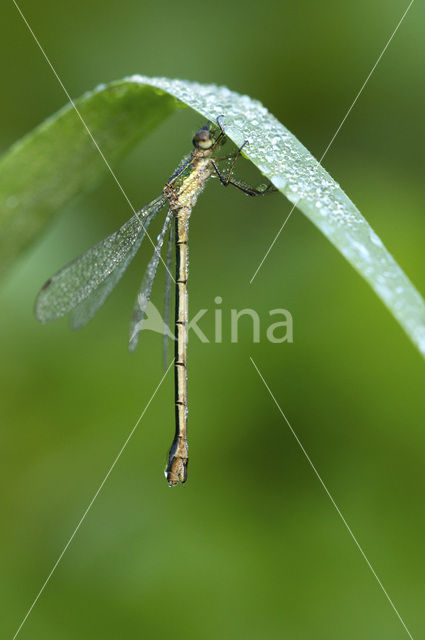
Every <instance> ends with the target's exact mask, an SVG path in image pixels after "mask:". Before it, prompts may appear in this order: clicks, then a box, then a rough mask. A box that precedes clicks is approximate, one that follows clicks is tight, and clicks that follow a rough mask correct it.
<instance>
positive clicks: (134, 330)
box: [129, 209, 173, 351]
mask: <svg viewBox="0 0 425 640" xmlns="http://www.w3.org/2000/svg"><path fill="white" fill-rule="evenodd" d="M172 217H173V212H172V211H171V209H168V212H167V216H166V218H165V221H164V224H163V226H162V229H161V231H160V233H159V235H158V238H157V242H156V247H155V251H154V254H153V256H152V258H151V259H150V261H149V264H148V266H147V267H146V271H145V275H144V276H143V280H142V284H141V286H140V290H139V293H138V295H137V299H136V304H135V306H134V310H133V315H132V318H131V325H130V344H129V349H130V351H134V349H135V348H136V346H137V341H138V339H139V333H140V331H141V330H142V326H143V319H144V317H145V315H146V313H145V312H146V309H147V306H148V304H149V300H150V297H151V291H152V285H153V281H154V279H155V274H156V270H157V268H158V263H159V259H160V256H161V249H162V245H163V243H164V237H165V234H166V232H167V229H168V226H169V224H170V222H171V218H172Z"/></svg>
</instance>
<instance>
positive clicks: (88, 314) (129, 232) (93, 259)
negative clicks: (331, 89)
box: [35, 118, 275, 486]
mask: <svg viewBox="0 0 425 640" xmlns="http://www.w3.org/2000/svg"><path fill="white" fill-rule="evenodd" d="M221 119H222V118H219V119H217V125H218V127H217V128H214V127H213V126H212V125H211V124H207V125H206V126H204V127H203V128H202V129H200V130H199V131H198V132H197V133H196V134H195V136H194V138H193V145H194V149H193V151H192V153H191V154H190V155H189V156H187V157H186V158H184V159H183V160H182V162H181V163H180V165H179V166H178V167H177V169H176V171H175V172H174V174H173V175H172V176H171V178H170V179H169V180H168V181H167V183H166V184H165V186H164V189H163V193H162V195H160V196H159V197H158V198H155V200H152V202H150V203H149V204H148V205H146V206H145V207H142V208H141V209H140V210H139V211H137V212H136V213H135V214H134V216H133V217H132V218H130V220H128V221H127V222H126V223H125V224H124V225H123V226H122V227H121V228H120V229H119V230H118V231H116V232H115V233H113V234H112V235H110V236H108V237H107V238H105V239H104V240H102V241H101V242H99V243H98V244H97V245H95V246H94V247H92V248H91V249H89V250H88V251H86V252H85V253H84V254H83V255H82V256H80V257H79V258H77V259H76V260H74V261H73V262H71V263H70V264H69V265H67V266H66V267H64V268H63V269H61V270H60V271H58V272H57V273H56V274H55V275H54V276H52V277H51V278H49V280H47V282H46V283H45V284H44V285H43V287H42V289H41V291H40V292H39V294H38V296H37V300H36V307H35V311H36V316H37V318H38V320H39V321H40V322H43V323H44V322H50V321H52V320H56V319H57V318H60V317H62V316H64V315H65V314H67V313H68V312H71V326H72V327H73V328H74V329H76V328H79V327H81V326H83V325H85V324H86V323H87V322H88V321H89V320H90V319H91V318H92V317H93V316H94V314H95V313H96V311H97V310H98V309H99V307H100V306H101V305H102V304H103V302H104V301H105V300H106V298H107V296H108V295H109V294H110V292H111V291H112V289H113V288H114V287H115V285H116V284H117V283H118V281H119V279H120V278H121V276H122V275H123V273H124V272H125V270H126V269H127V267H128V266H129V264H130V262H131V260H132V259H133V258H134V256H135V254H136V253H137V251H138V249H139V247H140V245H141V242H142V240H143V238H144V236H145V235H147V236H148V238H149V240H150V241H151V243H152V245H153V246H154V248H155V251H154V254H153V256H152V258H151V260H150V261H149V264H148V266H147V268H146V272H145V275H144V277H143V280H142V284H141V287H140V290H139V293H138V296H137V299H136V304H135V306H134V310H133V315H132V320H131V326H130V343H129V347H130V350H131V351H133V350H134V349H135V348H136V346H137V342H138V337H139V333H140V331H141V329H142V326H143V319H144V318H145V316H146V310H147V307H148V304H149V301H150V296H151V291H152V285H153V281H154V278H155V274H156V271H157V268H158V264H159V261H160V260H162V258H161V249H162V246H163V243H164V239H165V236H166V233H167V231H168V232H169V236H168V251H167V258H166V262H164V261H163V260H162V262H163V264H164V266H165V268H166V272H167V275H166V287H165V290H166V293H165V305H164V336H165V342H166V344H167V345H168V342H167V341H168V336H167V335H166V331H165V329H168V316H169V308H170V304H169V302H170V290H171V281H172V280H173V279H174V278H173V277H172V275H171V271H170V268H171V265H172V256H173V246H174V248H175V280H174V282H175V322H174V338H175V353H174V371H175V420H176V431H175V437H174V440H173V444H172V446H171V449H170V452H169V455H168V463H167V466H166V470H165V473H166V477H167V480H168V484H169V485H170V486H174V485H176V484H178V483H179V482H181V483H184V482H185V481H186V478H187V462H188V445H187V338H188V335H187V334H188V321H189V315H188V294H187V279H188V230H189V218H190V214H191V212H192V210H193V208H194V206H195V204H196V201H197V198H198V196H199V194H200V193H201V191H202V190H203V189H204V186H205V183H206V182H207V180H208V179H209V178H211V177H212V176H213V175H216V176H217V177H218V178H219V180H220V182H221V183H222V184H223V185H224V186H228V185H232V186H234V187H236V188H238V189H240V190H241V191H243V192H244V193H246V194H247V195H250V196H256V195H264V194H265V193H268V192H271V191H274V190H275V189H273V188H270V185H269V186H268V187H266V188H255V187H250V186H249V185H246V184H244V183H241V182H239V181H236V180H234V179H233V169H234V167H235V164H236V161H237V159H238V158H239V156H240V154H241V150H242V148H243V146H244V145H242V147H240V148H239V149H238V150H237V151H236V152H235V153H233V154H228V155H223V156H222V157H217V156H216V152H217V150H219V149H220V148H221V147H222V145H224V144H225V142H226V135H225V132H224V129H223V127H222V124H221ZM245 144H246V143H245ZM223 160H226V161H230V162H231V165H230V168H229V170H228V173H227V175H226V176H224V174H223V173H222V171H220V169H219V166H218V165H219V163H220V162H222V161H223ZM167 204H168V211H167V214H166V216H165V220H164V223H163V226H162V228H161V231H160V233H159V235H158V237H157V241H156V243H154V242H153V241H152V239H151V238H150V236H149V234H148V232H147V229H148V227H149V224H150V223H151V222H152V220H153V219H154V218H155V217H156V216H157V214H158V213H159V211H160V210H161V209H163V208H164V206H165V205H167ZM165 342H164V344H165Z"/></svg>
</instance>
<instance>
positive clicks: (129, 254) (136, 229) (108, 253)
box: [35, 195, 166, 326]
mask: <svg viewBox="0 0 425 640" xmlns="http://www.w3.org/2000/svg"><path fill="white" fill-rule="evenodd" d="M165 202H166V200H165V198H164V196H162V195H161V196H159V197H158V198H156V199H155V200H152V202H150V203H149V204H148V205H146V206H145V207H142V209H140V210H139V211H138V212H137V213H136V214H135V215H134V216H133V217H132V218H130V220H128V221H127V222H126V223H125V224H123V225H122V227H121V228H120V229H118V231H116V232H115V233H113V234H112V235H110V236H108V237H107V238H105V239H104V240H102V241H101V242H99V243H98V244H97V245H95V246H94V247H92V248H91V249H89V250H88V251H86V252H85V253H83V255H81V256H80V257H79V258H76V259H75V260H73V262H71V263H70V264H68V265H67V266H66V267H63V269H61V270H60V271H58V272H57V273H56V274H55V275H54V276H52V277H51V278H49V280H47V282H46V283H45V284H44V285H43V288H42V289H41V291H40V293H39V294H38V296H37V299H36V302H35V314H36V317H37V319H38V320H39V321H40V322H43V323H44V322H51V321H52V320H56V319H57V318H61V317H62V316H64V315H65V314H66V313H68V312H69V311H71V310H72V309H74V308H75V307H76V306H77V305H79V304H80V303H82V302H83V301H84V300H86V299H87V298H88V297H89V296H90V295H91V294H92V293H93V292H94V291H96V290H97V289H98V288H99V287H100V286H101V285H102V284H104V287H102V290H101V291H99V295H98V296H93V298H92V302H91V303H88V304H87V308H86V309H85V310H84V309H83V308H81V310H80V313H78V314H76V325H75V326H81V324H85V322H84V321H83V319H84V318H85V317H87V320H88V319H90V317H91V315H93V313H94V312H95V311H96V310H97V309H98V308H99V306H100V305H101V304H102V303H103V302H104V300H105V299H106V297H107V295H108V294H109V293H110V292H111V291H112V289H113V287H114V286H115V285H116V283H117V282H118V280H119V278H120V277H121V275H122V274H123V273H124V271H125V269H126V268H127V267H128V265H129V263H130V261H131V259H132V258H133V257H134V255H135V253H136V251H137V249H138V247H139V246H140V243H141V241H142V239H143V236H144V235H145V231H146V228H147V226H148V225H149V223H150V222H151V220H152V219H153V218H154V217H155V215H156V214H157V213H158V211H160V210H161V209H162V207H163V206H164V205H165ZM135 246H136V249H134V248H135ZM84 312H85V314H86V315H84ZM87 314H91V315H88V316H87Z"/></svg>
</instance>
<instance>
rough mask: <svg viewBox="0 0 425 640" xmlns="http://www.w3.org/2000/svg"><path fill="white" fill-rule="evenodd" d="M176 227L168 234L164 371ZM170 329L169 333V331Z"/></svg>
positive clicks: (163, 352) (166, 364)
mask: <svg viewBox="0 0 425 640" xmlns="http://www.w3.org/2000/svg"><path fill="white" fill-rule="evenodd" d="M173 232H174V227H173V225H172V224H171V225H170V231H169V234H168V247H167V261H166V265H167V271H166V274H165V290H164V331H163V334H162V359H163V366H164V369H166V368H167V367H168V364H169V363H168V346H169V331H170V309H171V304H170V303H171V280H172V278H171V266H172V262H173V246H174V242H173V241H174V233H173ZM167 329H168V331H167Z"/></svg>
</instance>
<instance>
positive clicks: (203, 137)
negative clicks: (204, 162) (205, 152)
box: [192, 126, 214, 149]
mask: <svg viewBox="0 0 425 640" xmlns="http://www.w3.org/2000/svg"><path fill="white" fill-rule="evenodd" d="M192 142H193V146H194V147H196V148H197V149H210V148H211V147H212V145H213V143H214V140H213V139H212V137H211V132H210V129H209V127H208V126H207V127H203V128H202V129H199V131H198V132H197V133H195V135H194V137H193V141H192Z"/></svg>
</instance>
